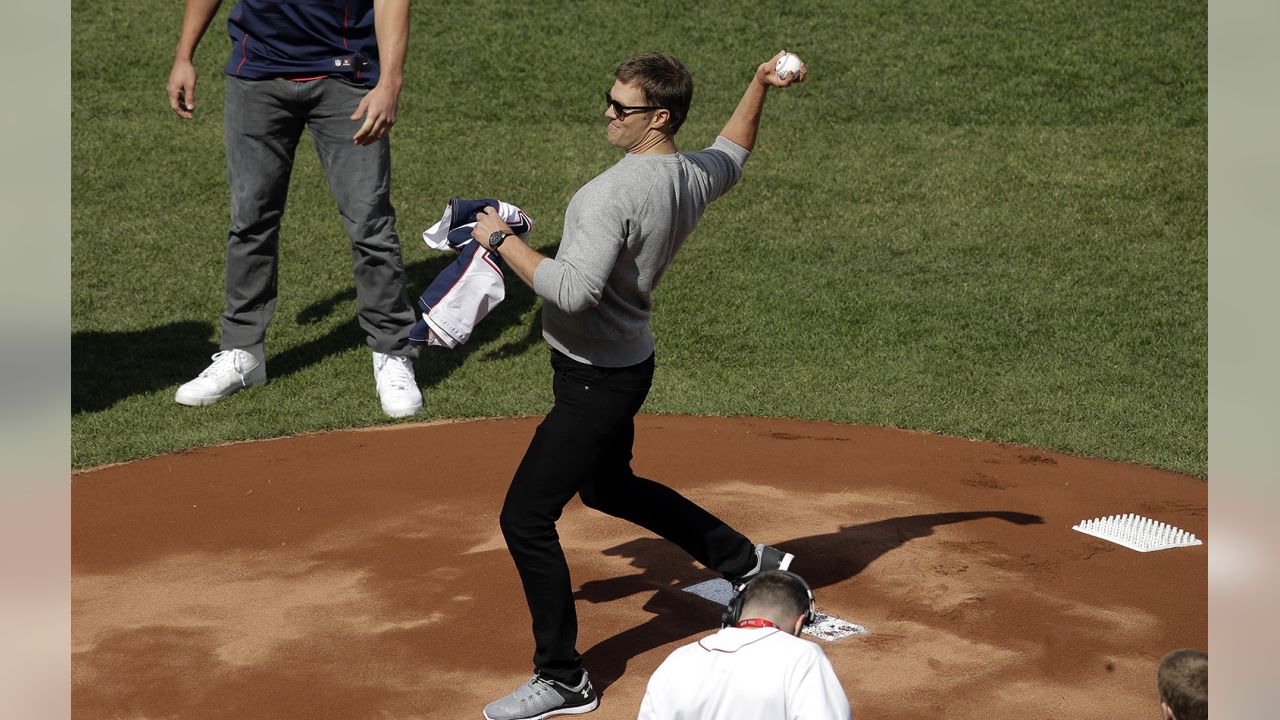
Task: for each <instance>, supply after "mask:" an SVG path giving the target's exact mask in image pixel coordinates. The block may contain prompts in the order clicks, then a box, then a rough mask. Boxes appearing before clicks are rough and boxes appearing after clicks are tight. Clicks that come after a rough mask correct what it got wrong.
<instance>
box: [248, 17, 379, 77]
mask: <svg viewBox="0 0 1280 720" xmlns="http://www.w3.org/2000/svg"><path fill="white" fill-rule="evenodd" d="M227 34H228V35H230V36H231V57H230V58H229V59H228V60H227V67H226V71H227V74H228V75H234V76H236V77H242V78H249V79H253V80H263V79H267V78H275V77H292V78H304V77H320V76H324V75H337V76H340V77H344V78H346V79H348V80H350V81H352V82H355V83H359V84H361V85H368V86H370V87H372V86H374V85H376V84H377V83H378V41H377V38H376V37H375V36H374V28H373V0H240V2H239V4H237V5H236V6H235V8H234V9H233V10H232V11H231V15H230V17H228V19H227Z"/></svg>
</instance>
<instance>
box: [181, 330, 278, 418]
mask: <svg viewBox="0 0 1280 720" xmlns="http://www.w3.org/2000/svg"><path fill="white" fill-rule="evenodd" d="M266 381H267V361H266V359H265V358H264V356H263V349H262V345H261V344H258V345H253V346H251V347H248V348H244V349H240V348H235V349H232V350H223V351H221V352H218V353H215V354H214V356H213V364H212V365H210V366H209V367H207V368H205V369H204V372H202V373H200V374H199V375H197V376H196V379H194V380H192V381H191V382H188V383H184V384H183V385H182V387H180V388H178V392H177V393H176V394H175V395H174V396H173V399H174V400H176V401H177V402H178V404H179V405H192V406H197V405H212V404H214V403H216V402H218V401H219V400H221V399H222V398H224V397H226V396H228V395H230V394H232V393H234V392H236V391H237V390H240V389H242V388H247V387H254V386H255V385H262V384H263V383H265V382H266Z"/></svg>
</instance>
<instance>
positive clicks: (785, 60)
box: [774, 53, 804, 80]
mask: <svg viewBox="0 0 1280 720" xmlns="http://www.w3.org/2000/svg"><path fill="white" fill-rule="evenodd" d="M803 64H804V63H802V62H800V58H798V57H796V56H795V55H792V54H791V53H784V54H783V56H782V57H780V58H778V64H777V65H775V66H774V71H775V72H777V73H778V77H780V78H782V79H783V80H786V79H787V78H789V77H791V76H792V75H799V74H800V66H801V65H803Z"/></svg>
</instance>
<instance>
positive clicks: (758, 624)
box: [734, 618, 782, 630]
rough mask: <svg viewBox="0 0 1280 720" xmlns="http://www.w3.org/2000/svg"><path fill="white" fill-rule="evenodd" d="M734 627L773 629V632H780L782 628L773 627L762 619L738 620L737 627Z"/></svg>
mask: <svg viewBox="0 0 1280 720" xmlns="http://www.w3.org/2000/svg"><path fill="white" fill-rule="evenodd" d="M734 627H740V628H749V627H754V628H773V629H775V630H781V629H782V628H780V627H778V626H777V625H774V624H773V623H771V622H769V621H768V620H765V619H764V618H747V619H746V620H739V621H738V624H737V625H735V626H734Z"/></svg>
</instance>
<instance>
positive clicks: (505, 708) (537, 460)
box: [472, 53, 807, 720]
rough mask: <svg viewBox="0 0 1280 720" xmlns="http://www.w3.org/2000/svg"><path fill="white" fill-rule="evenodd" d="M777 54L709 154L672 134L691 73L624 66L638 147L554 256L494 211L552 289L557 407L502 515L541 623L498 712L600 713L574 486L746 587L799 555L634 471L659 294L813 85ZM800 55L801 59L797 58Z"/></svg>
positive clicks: (626, 119) (593, 196)
mask: <svg viewBox="0 0 1280 720" xmlns="http://www.w3.org/2000/svg"><path fill="white" fill-rule="evenodd" d="M783 55H784V53H779V54H778V55H777V56H775V57H774V58H772V59H770V60H769V61H768V62H765V63H764V64H762V65H760V66H759V67H758V68H756V71H755V75H754V77H752V79H751V83H750V84H749V85H748V87H747V90H746V92H745V93H744V94H743V96H742V100H741V101H740V102H739V103H738V107H737V109H736V110H734V113H733V116H732V117H730V118H729V122H728V123H727V124H726V125H725V126H724V129H723V130H722V131H721V132H720V137H718V138H717V139H716V141H715V143H713V144H712V145H711V147H709V148H707V149H706V150H703V151H700V152H692V153H681V152H679V151H678V150H677V149H676V144H675V136H676V133H677V132H678V131H679V129H680V126H681V124H683V122H684V120H685V117H686V116H687V115H688V112H689V104H690V100H691V99H692V97H693V78H692V77H691V76H690V75H689V71H688V70H686V69H685V68H684V66H683V65H681V64H680V62H679V61H678V60H676V59H675V58H673V57H671V56H670V55H665V54H662V53H652V54H648V55H641V56H639V57H634V58H631V59H630V60H627V61H626V62H624V63H622V64H621V65H619V66H618V69H617V70H616V72H615V73H614V78H615V81H614V83H613V87H612V88H610V89H609V90H608V91H607V92H605V97H604V101H605V111H604V115H605V117H607V118H608V119H609V126H608V140H609V144H611V145H613V146H614V147H617V148H620V149H622V150H625V151H626V155H625V156H624V157H623V158H622V159H621V160H619V161H618V163H617V164H615V165H614V166H613V167H611V168H609V169H608V170H606V171H605V172H603V173H601V174H600V175H599V176H597V177H596V178H595V179H593V180H591V181H590V182H588V183H587V184H586V185H584V186H583V187H582V189H580V190H579V191H578V192H577V194H575V195H574V197H573V199H572V200H571V201H570V202H569V207H568V208H567V210H566V211H565V221H564V234H563V237H562V238H561V242H560V249H559V251H558V252H557V253H556V257H555V258H554V259H552V258H548V257H545V256H543V255H542V254H541V253H539V252H537V251H536V250H534V249H532V248H530V247H529V246H528V245H526V244H525V243H524V242H522V241H521V239H520V238H519V237H518V236H516V235H514V234H512V233H511V228H509V227H508V226H507V225H506V223H504V222H503V221H502V220H501V218H499V217H498V215H497V214H496V213H495V212H493V211H492V210H490V211H487V212H486V214H485V215H483V216H481V217H480V218H479V220H478V222H477V223H476V226H475V229H474V231H473V233H472V234H473V237H474V238H475V239H476V241H477V242H479V243H480V244H481V245H483V246H484V247H486V248H488V249H490V250H491V251H493V252H497V253H498V254H499V255H501V257H502V259H503V260H504V261H505V262H506V264H507V266H508V267H510V268H511V269H512V271H513V272H515V273H516V274H517V275H518V276H519V277H520V279H521V280H523V281H524V282H525V283H527V284H528V285H529V286H530V287H532V288H533V289H534V291H535V292H536V293H537V294H538V295H539V296H540V297H542V298H543V300H544V303H543V307H542V328H543V330H542V334H543V337H545V338H546V340H547V343H548V344H550V345H551V367H552V369H553V371H554V376H553V380H552V383H553V384H552V389H553V392H554V394H555V404H554V405H553V407H552V408H551V411H550V412H549V413H548V414H547V416H546V419H544V420H543V421H542V424H541V425H539V426H538V429H537V432H536V433H535V434H534V437H533V440H532V442H531V443H530V444H529V449H528V450H527V451H526V452H525V455H524V459H523V460H522V461H521V463H520V467H519V468H518V469H517V470H516V474H515V477H514V478H513V479H512V481H511V488H510V489H509V490H508V492H507V497H506V501H505V503H504V504H503V507H502V514H501V519H500V524H501V527H502V534H503V537H505V538H506V542H507V548H508V549H509V550H510V552H511V556H512V558H513V559H514V560H515V565H516V569H517V570H518V571H519V573H520V580H521V582H522V583H523V585H524V592H525V599H526V600H527V602H528V604H529V612H530V614H531V615H532V617H533V634H534V640H535V643H536V650H535V652H534V656H533V662H534V666H535V668H536V672H535V674H534V676H533V677H532V678H531V679H530V680H529V681H528V682H526V683H525V684H524V685H521V686H520V687H518V688H516V690H515V691H514V692H512V693H511V694H510V695H507V696H506V697H504V698H502V699H500V700H497V701H495V702H492V703H490V704H489V705H488V706H487V707H486V708H485V710H484V716H485V717H486V718H488V719H489V720H534V719H539V720H540V719H541V718H546V717H550V716H552V715H571V714H579V713H585V712H590V711H591V710H594V709H595V708H596V706H597V704H598V702H599V701H598V699H597V697H596V693H595V690H594V689H593V688H592V686H591V682H590V680H589V679H588V677H587V673H586V670H585V669H584V668H583V666H582V656H581V655H579V654H578V651H577V648H576V642H577V634H578V622H577V614H576V612H575V609H574V604H573V588H572V585H571V583H570V580H569V568H568V565H567V564H566V563H565V557H564V551H563V550H562V549H561V547H560V540H559V536H558V535H557V534H556V527H555V525H556V521H557V520H558V519H559V518H560V514H561V512H562V511H563V509H564V506H565V505H566V504H567V503H568V502H569V500H570V499H572V498H573V496H574V495H575V494H577V495H579V496H580V497H581V498H582V501H583V503H584V504H586V505H587V506H588V507H591V508H595V509H597V510H600V511H602V512H605V513H608V514H610V515H613V516H615V517H619V518H622V519H624V520H629V521H631V522H633V523H636V524H637V525H640V526H642V527H644V528H646V529H647V530H649V531H651V532H653V533H655V534H657V535H659V536H661V537H664V538H666V539H668V540H670V541H672V542H674V543H676V544H677V545H679V546H680V547H681V548H683V549H684V550H685V551H686V552H687V553H689V555H691V556H692V557H693V558H694V559H696V560H697V561H698V562H700V563H702V564H703V565H705V566H707V567H709V568H712V569H714V570H717V571H719V572H721V573H723V574H724V575H725V577H726V578H728V579H729V580H730V581H731V582H733V583H734V584H735V586H738V587H740V586H741V585H742V584H743V583H745V582H746V580H747V579H749V578H751V577H754V576H755V575H757V574H759V573H760V572H761V571H766V570H785V569H787V567H788V566H789V565H790V563H791V560H792V556H791V555H789V554H787V553H784V552H781V551H779V550H777V549H775V548H771V547H767V546H765V545H753V544H752V543H751V541H750V540H748V539H747V538H746V537H744V536H743V535H742V534H741V533H739V532H737V531H736V530H734V529H733V528H731V527H729V526H728V525H726V524H725V523H724V522H723V521H721V520H719V519H718V518H716V517H715V516H713V515H711V514H710V513H708V512H707V511H706V510H703V509H702V508H700V507H698V506H697V505H695V504H694V503H692V502H690V501H689V500H687V499H685V498H684V497H682V496H681V495H680V494H679V493H677V492H675V491H674V490H671V489H670V488H668V487H666V486H664V485H661V484H659V483H656V482H653V481H652V480H647V479H645V478H641V477H637V476H636V475H635V474H634V473H633V472H632V470H631V446H632V441H633V439H634V434H635V425H634V418H635V414H636V412H638V411H639V409H640V406H641V405H642V404H643V403H644V400H645V397H646V396H647V395H648V392H649V387H650V385H651V383H652V381H653V370H654V339H653V335H652V333H651V332H650V329H649V316H650V312H651V310H652V308H653V299H652V295H653V291H654V289H655V288H657V286H658V282H659V281H660V280H661V279H662V276H663V274H664V273H665V272H666V270H667V268H668V267H669V266H670V265H671V261H672V260H673V259H674V258H675V256H676V253H677V252H678V251H679V250H680V248H681V246H682V245H684V242H685V240H686V239H688V237H689V235H690V233H692V232H693V229H694V228H695V227H696V226H697V224H698V220H699V219H700V218H701V217H702V213H703V212H704V211H705V210H706V208H707V205H708V204H710V203H711V202H712V201H713V200H715V199H717V198H719V197H720V196H722V195H724V194H725V193H727V192H728V191H729V190H730V189H731V188H732V187H733V186H734V185H735V184H736V183H737V182H738V180H739V178H740V177H741V176H742V167H743V164H744V163H745V162H746V161H747V157H748V156H749V154H750V152H751V150H752V148H753V147H754V146H755V141H756V131H757V129H758V127H759V123H760V114H761V111H762V109H763V107H764V101H765V95H766V93H767V91H768V90H769V88H771V87H779V88H784V87H787V86H789V85H791V84H793V83H797V82H802V81H803V80H804V78H805V74H806V72H807V69H806V68H805V67H804V65H803V64H799V65H798V67H795V66H794V64H793V65H792V67H794V72H787V70H788V65H787V64H786V63H784V64H783V65H782V69H783V74H784V75H785V77H780V76H779V71H778V67H779V65H778V63H779V61H780V60H782V59H783ZM788 62H793V61H788Z"/></svg>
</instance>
